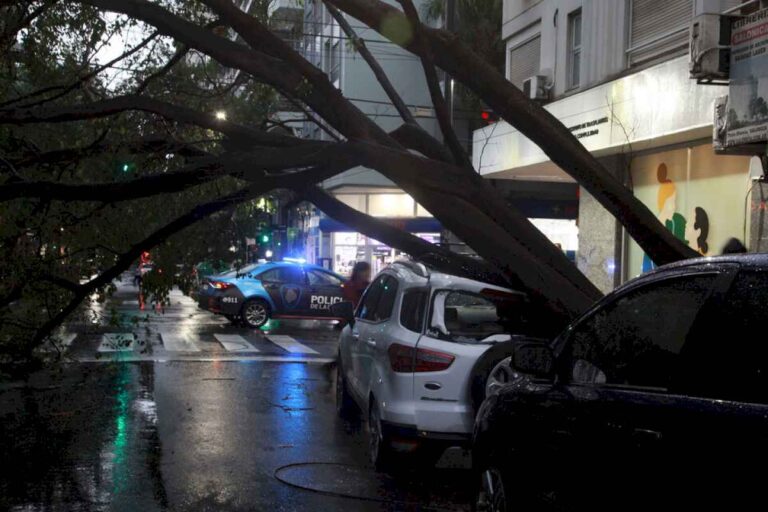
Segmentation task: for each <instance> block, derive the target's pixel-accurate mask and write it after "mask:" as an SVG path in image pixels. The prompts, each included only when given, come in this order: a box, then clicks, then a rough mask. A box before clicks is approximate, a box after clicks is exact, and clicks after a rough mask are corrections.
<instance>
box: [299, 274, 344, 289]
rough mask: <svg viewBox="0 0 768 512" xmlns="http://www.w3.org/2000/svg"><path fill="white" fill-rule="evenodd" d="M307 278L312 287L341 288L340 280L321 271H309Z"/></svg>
mask: <svg viewBox="0 0 768 512" xmlns="http://www.w3.org/2000/svg"><path fill="white" fill-rule="evenodd" d="M307 277H308V278H309V284H310V285H312V286H329V285H330V286H341V279H339V278H338V277H336V276H334V275H333V274H329V273H328V272H323V271H322V270H310V271H308V272H307Z"/></svg>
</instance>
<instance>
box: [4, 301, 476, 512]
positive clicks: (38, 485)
mask: <svg viewBox="0 0 768 512" xmlns="http://www.w3.org/2000/svg"><path fill="white" fill-rule="evenodd" d="M133 296H135V295H134V292H132V290H131V289H130V287H129V286H121V288H119V290H118V293H117V294H116V296H115V297H114V298H113V299H112V301H110V303H108V304H105V305H103V306H102V307H103V308H104V309H112V310H120V311H121V312H122V314H121V316H122V317H123V320H122V321H121V322H107V321H105V319H106V318H107V315H101V316H100V320H99V321H98V322H94V323H93V324H91V325H83V324H76V325H70V326H68V329H67V331H65V333H64V334H65V335H66V337H65V336H62V339H68V340H69V342H68V343H67V346H66V347H65V355H66V357H65V359H64V361H65V362H62V363H58V364H54V365H52V366H51V367H49V368H47V369H45V370H42V371H40V372H37V373H35V374H33V375H32V376H30V377H29V379H27V380H26V381H24V382H20V381H17V382H6V383H2V382H0V439H1V440H2V442H0V461H2V462H1V463H0V510H19V511H21V510H23V511H36V510H41V511H43V510H45V511H70V510H71V511H79V510H115V511H155V510H174V511H175V510H180V511H186V510H190V511H193V510H212V511H213V510H221V511H261V510H265V511H266V510H270V511H271V510H286V511H294V510H295V511H305V510H306V511H312V512H319V511H325V510H328V511H334V510H345V511H357V510H361V511H368V510H425V511H426V510H451V511H453V510H467V509H468V506H466V503H467V501H468V496H469V489H468V480H469V474H468V471H467V470H466V469H450V467H451V466H455V465H459V466H460V465H461V464H462V463H463V464H466V458H462V457H460V456H459V455H458V454H457V453H455V452H454V453H452V452H451V451H449V452H448V453H447V454H446V456H444V457H443V460H442V461H441V463H440V464H439V465H438V468H433V469H429V470H424V469H421V470H410V469H408V468H400V469H401V470H399V471H397V472H395V474H394V475H393V474H382V473H377V472H375V471H374V470H373V469H372V468H371V467H370V465H369V464H368V459H367V455H366V442H367V439H366V436H365V433H364V428H363V425H361V424H360V422H358V421H348V420H341V419H339V418H337V416H336V414H335V408H334V385H335V382H334V379H335V377H334V375H335V368H334V366H333V362H332V360H333V359H334V356H335V352H336V331H334V330H333V328H332V326H330V325H328V324H327V323H326V324H322V323H311V322H310V323H307V322H294V323H279V324H276V325H273V326H271V329H270V330H267V331H262V332H258V331H257V332H252V331H248V330H244V329H242V328H238V327H233V326H230V325H229V324H227V323H222V322H221V321H220V320H219V319H217V318H215V317H213V316H212V315H209V314H207V313H203V312H200V311H199V310H196V308H194V305H193V304H192V303H190V302H189V301H188V300H187V299H185V298H183V297H179V296H178V294H176V295H175V296H174V297H175V299H174V300H175V303H173V304H172V305H171V307H170V308H168V310H166V313H165V315H159V314H158V315H155V316H157V317H158V318H154V317H153V318H152V319H151V320H150V321H149V322H146V321H144V320H142V321H141V322H140V323H136V322H135V321H130V320H128V321H125V318H129V319H130V317H131V315H143V316H146V313H145V312H138V308H137V307H136V305H133V304H131V303H130V302H129V301H130V300H131V298H133ZM153 314H154V313H153ZM190 315H191V316H190ZM119 332H123V333H131V334H133V335H134V337H135V339H134V340H133V343H132V345H131V347H130V348H129V349H125V347H123V348H121V349H120V350H116V351H112V350H109V347H107V350H106V351H101V352H100V351H99V347H101V348H102V349H103V348H104V347H103V342H104V336H105V334H115V333H119ZM163 333H166V334H167V333H185V335H184V337H183V339H184V340H186V341H185V342H184V343H181V342H180V341H179V338H173V337H168V336H167V335H166V336H165V337H164V336H163ZM275 334H277V335H278V337H277V338H275V337H274V335H275ZM228 335H229V336H240V337H241V338H242V339H243V340H245V344H246V345H245V346H243V347H240V346H239V345H238V344H237V343H234V344H233V343H232V342H231V340H233V339H235V338H227V336H228ZM270 336H272V337H271V338H270ZM281 336H282V337H281ZM285 337H288V338H290V339H291V340H293V342H290V343H288V342H286V338H285ZM222 339H224V340H230V341H224V342H222V341H221V340H222ZM301 347H305V348H308V349H310V350H311V352H308V351H306V350H304V349H302V348H301Z"/></svg>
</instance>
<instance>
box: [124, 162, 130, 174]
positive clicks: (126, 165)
mask: <svg viewBox="0 0 768 512" xmlns="http://www.w3.org/2000/svg"><path fill="white" fill-rule="evenodd" d="M130 168H131V166H130V165H128V164H123V172H128V170H129V169H130Z"/></svg>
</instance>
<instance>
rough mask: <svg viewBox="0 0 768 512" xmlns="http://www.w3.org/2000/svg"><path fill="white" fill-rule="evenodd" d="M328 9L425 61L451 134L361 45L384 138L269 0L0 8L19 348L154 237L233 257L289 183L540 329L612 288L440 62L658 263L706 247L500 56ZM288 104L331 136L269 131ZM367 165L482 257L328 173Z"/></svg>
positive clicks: (24, 351) (406, 24) (6, 329)
mask: <svg viewBox="0 0 768 512" xmlns="http://www.w3.org/2000/svg"><path fill="white" fill-rule="evenodd" d="M326 3H327V5H328V6H330V7H331V9H332V12H334V11H335V10H336V9H338V11H340V12H341V13H345V14H346V15H348V16H351V17H353V18H355V19H356V20H359V22H360V23H362V24H364V25H366V26H368V27H370V28H371V29H373V30H376V31H378V32H379V33H381V34H382V35H383V36H384V37H387V38H389V39H390V40H392V41H393V42H394V43H396V44H399V45H400V46H402V47H403V48H404V49H406V50H408V51H409V52H411V53H413V54H415V55H416V56H417V57H418V58H419V59H420V61H421V63H422V67H423V71H424V73H425V77H426V79H427V80H426V82H427V84H428V86H429V89H430V96H431V98H432V101H433V105H434V110H435V115H436V116H437V118H438V121H439V125H440V128H441V131H442V137H441V138H435V137H433V136H432V135H430V134H429V133H428V132H426V131H425V130H424V129H423V128H422V127H421V126H420V125H419V124H418V123H417V122H416V121H415V120H414V117H413V115H412V114H411V113H410V112H409V111H408V108H407V107H405V105H404V102H402V99H401V98H399V96H398V94H397V91H396V90H395V88H394V87H392V84H391V83H389V81H388V79H387V77H386V75H385V74H384V73H383V71H382V70H381V67H380V66H379V70H378V71H379V72H378V73H376V67H377V63H376V62H375V59H374V57H373V55H372V54H370V52H365V49H364V45H356V49H357V50H358V51H359V52H360V55H361V56H362V57H363V58H365V59H366V61H368V62H369V64H370V65H371V67H372V69H374V72H375V73H376V76H377V78H378V79H379V81H380V82H381V83H382V86H383V87H384V90H385V91H386V92H387V94H388V96H389V97H390V99H391V101H392V102H393V104H394V105H395V107H396V108H397V109H398V112H399V113H400V115H401V117H402V121H403V122H402V125H401V126H400V127H399V128H398V129H396V130H394V131H393V132H390V133H387V132H385V131H384V130H383V129H382V128H381V127H380V126H379V125H377V124H376V123H375V122H374V121H373V120H372V119H369V118H368V117H366V115H365V114H363V113H362V112H361V111H360V110H359V109H358V108H357V107H356V106H355V104H354V103H353V102H352V101H350V100H349V99H347V98H345V97H344V95H343V94H342V92H341V91H339V90H338V89H336V88H335V87H334V85H333V84H332V83H331V82H330V81H329V79H328V77H327V76H326V75H325V74H324V73H323V72H322V71H321V70H320V69H318V68H316V67H315V66H314V65H313V64H312V63H310V62H308V61H307V60H306V59H305V58H304V57H302V55H300V54H299V53H297V52H296V50H295V49H294V47H293V46H292V45H290V44H288V43H287V42H286V41H284V40H282V39H281V38H280V37H279V36H278V35H277V34H276V32H274V31H273V30H271V28H270V22H269V21H270V20H269V17H268V9H267V6H268V2H266V1H261V2H256V3H255V5H254V6H253V7H252V9H251V10H249V11H248V12H244V11H242V10H241V9H240V8H239V7H238V6H236V5H235V4H233V3H232V2H231V1H230V0H200V1H188V2H177V1H174V0H163V1H157V2H150V1H147V0H27V1H20V2H13V3H11V4H7V3H0V51H1V52H2V55H3V57H2V60H0V251H2V262H3V266H2V268H0V280H2V283H3V287H2V292H0V323H1V324H2V325H1V328H0V344H2V351H3V352H4V353H5V354H7V357H8V358H10V359H13V358H19V357H23V356H24V355H28V354H29V353H30V352H31V350H32V348H33V347H34V346H36V345H37V344H39V343H41V342H42V341H43V340H45V339H47V338H49V337H51V336H52V335H55V332H56V331H55V330H56V328H57V327H58V326H59V325H60V324H61V323H62V322H63V321H64V320H65V319H66V318H68V316H69V315H72V314H75V313H77V312H78V311H80V310H81V308H82V305H83V304H84V303H86V302H87V301H88V300H89V299H90V298H92V297H93V296H94V295H97V296H98V295H100V294H101V295H103V294H105V293H107V292H108V289H109V287H110V285H111V283H112V281H113V280H114V279H115V278H116V277H118V276H119V275H120V274H121V273H122V272H124V271H125V270H126V269H128V268H129V266H130V265H131V264H132V263H133V262H134V261H135V260H136V259H137V258H138V257H139V256H140V255H141V253H142V252H143V251H145V250H149V249H152V250H153V255H154V256H155V257H156V258H158V259H160V260H162V261H165V262H167V263H166V265H168V266H172V265H176V264H181V265H191V264H193V263H194V262H196V261H199V260H200V259H201V258H203V257H211V258H219V257H226V256H229V257H231V256H232V255H233V254H234V255H236V254H238V251H239V245H238V244H241V243H242V240H243V233H245V232H249V231H251V232H252V230H253V226H254V223H257V222H259V219H260V214H261V213H263V212H262V210H263V209H264V205H265V204H268V203H265V202H263V201H261V202H256V201H255V200H256V199H257V198H263V197H265V196H266V197H269V196H270V195H274V194H286V193H290V194H291V195H293V196H294V197H296V198H297V199H298V200H302V199H303V200H306V201H309V202H311V203H314V204H315V205H317V207H318V208H319V209H321V210H322V211H324V212H326V214H328V215H330V216H334V217H338V218H341V219H342V220H343V221H344V222H346V223H347V224H349V225H352V226H354V227H355V228H357V229H358V230H360V231H361V232H363V233H366V234H370V235H371V236H374V237H375V238H377V239H379V240H381V241H383V242H385V243H387V244H389V245H391V246H394V247H398V248H401V249H403V250H405V251H407V252H409V253H411V254H412V255H414V256H417V257H420V258H422V259H424V260H426V261H428V262H430V263H431V264H433V265H435V266H436V267H438V268H441V269H443V270H447V271H449V272H454V273H457V274H462V275H468V276H472V277H476V278H481V279H486V280H489V281H493V282H500V283H504V284H507V285H509V286H513V287H515V288H518V289H521V290H524V291H526V292H527V293H528V294H529V295H530V297H531V299H532V301H533V303H534V305H535V306H536V307H537V308H538V310H540V311H541V312H542V315H543V316H542V318H546V320H542V323H543V324H544V325H546V326H547V327H548V328H551V329H556V328H558V327H559V326H560V325H562V324H563V323H564V322H565V321H567V320H568V319H570V318H572V317H573V316H574V315H577V314H578V313H580V312H581V311H583V310H584V309H585V308H587V307H588V306H589V305H590V304H591V303H592V302H593V301H594V300H595V299H596V298H598V297H599V296H600V293H599V292H598V290H597V289H596V288H595V287H594V286H593V285H592V283H590V281H589V280H588V279H587V278H586V277H585V276H584V275H583V274H581V272H579V270H578V269H577V268H576V267H575V266H574V265H573V264H572V263H571V262H570V261H568V260H567V259H566V258H565V256H564V255H563V254H562V252H561V251H560V250H558V249H557V248H555V247H554V246H553V245H552V244H551V243H550V242H549V241H548V240H547V239H546V237H545V236H544V235H542V234H541V233H540V232H539V231H538V230H537V229H536V228H535V227H534V226H533V225H532V224H531V223H530V222H529V221H528V220H527V219H526V218H525V217H524V216H523V215H522V214H521V213H520V212H519V211H517V210H516V209H515V208H514V207H513V206H511V205H510V204H508V203H507V201H506V200H505V199H504V197H502V196H501V195H500V194H499V192H498V191H497V190H496V189H494V188H493V187H491V186H490V185H489V184H488V183H487V182H486V181H484V180H483V179H482V177H480V176H479V175H478V174H477V173H476V172H475V170H474V169H472V167H471V164H470V160H469V158H468V155H467V154H466V153H465V151H464V149H463V148H462V146H461V144H459V143H458V139H457V137H456V134H455V133H454V132H453V127H452V126H451V123H450V115H449V112H448V110H447V109H448V107H447V105H446V104H445V101H444V98H443V97H442V94H441V91H440V88H439V82H438V79H437V75H436V70H437V69H442V70H443V71H444V72H446V73H447V74H449V75H450V76H451V77H453V78H454V79H455V80H457V81H458V82H460V83H461V84H462V86H463V87H466V88H467V90H469V91H471V92H472V94H474V95H476V96H477V97H478V98H479V99H480V100H481V101H483V102H484V103H485V104H487V105H489V106H491V107H492V108H493V109H494V110H495V111H496V112H497V113H498V114H499V115H500V116H501V117H502V118H503V119H504V120H506V121H507V122H509V123H510V124H512V125H513V126H515V127H517V128H518V129H519V130H520V131H521V132H522V133H524V134H525V135H526V136H527V137H528V138H530V139H531V140H532V141H534V142H535V143H537V144H538V145H539V146H540V147H541V148H542V150H543V151H544V152H545V153H546V154H547V155H548V156H549V157H550V158H551V159H552V161H553V162H554V163H556V164H557V165H559V166H560V167H561V168H562V169H563V170H564V171H565V172H566V173H568V174H569V175H571V176H572V177H573V178H574V179H575V180H576V181H578V182H579V183H580V184H581V185H582V186H583V187H584V188H585V189H586V190H588V191H589V192H590V193H591V194H592V195H593V196H595V198H596V199H597V200H598V201H599V202H600V203H601V204H602V205H603V206H605V208H606V209H607V210H608V211H609V212H610V213H611V214H613V215H615V216H616V218H617V219H618V220H619V221H620V222H622V224H623V225H624V226H625V227H626V228H627V230H628V232H629V234H630V235H631V236H633V237H634V239H635V240H636V241H637V242H638V243H639V244H640V246H641V247H642V248H643V249H644V250H645V251H646V252H647V253H648V254H649V255H650V256H651V257H652V258H653V259H654V261H656V262H657V263H659V264H662V263H667V262H671V261H675V260H678V259H681V258H686V257H691V256H693V255H694V253H693V252H692V251H691V250H690V249H689V248H688V247H686V246H685V245H684V244H682V243H681V242H680V241H678V240H676V239H675V238H674V236H672V234H671V233H669V232H668V231H666V230H665V229H664V227H663V226H662V225H661V224H660V223H659V222H658V221H657V220H656V218H655V216H654V215H653V213H652V212H650V211H649V210H648V209H647V208H646V207H645V206H644V205H643V204H642V203H640V202H639V201H638V200H637V199H636V198H635V197H634V196H633V194H632V192H631V191H629V190H628V189H626V188H625V187H624V186H623V185H622V184H621V183H620V182H618V181H617V180H616V179H615V178H613V176H612V175H611V174H610V173H609V172H608V170H606V169H605V168H604V167H603V166H602V165H601V164H600V163H599V162H598V161H597V160H596V159H595V158H594V157H592V155H591V154H590V153H589V152H588V151H587V150H586V149H585V148H584V147H583V146H582V145H581V143H580V142H579V141H578V140H577V139H576V138H575V137H574V136H573V134H571V132H570V131H568V130H567V128H566V127H564V126H563V125H562V124H561V123H560V122H559V121H557V119H555V118H554V117H553V116H552V115H551V114H549V113H548V112H547V111H546V110H545V109H543V108H542V107H541V106H540V105H538V104H536V103H533V102H531V101H529V100H528V99H526V98H525V97H524V95H523V94H522V93H521V92H520V91H519V90H518V89H517V88H515V87H514V86H513V85H512V84H510V83H509V82H507V81H506V80H505V79H504V76H503V74H502V73H501V72H500V71H499V67H498V62H491V61H490V60H491V58H490V57H488V55H479V54H478V53H477V51H479V50H478V49H477V48H473V47H472V46H471V45H470V44H468V43H467V42H466V40H465V38H462V37H460V35H457V34H454V33H450V32H447V31H445V30H442V29H440V28H434V27H431V26H428V25H427V24H425V23H422V21H421V20H420V13H419V12H418V11H417V9H416V8H415V6H414V5H413V3H412V2H411V0H399V4H400V5H399V6H394V5H391V4H388V3H385V2H382V1H380V0H327V2H326ZM460 3H461V2H460ZM467 3H468V4H470V3H472V2H467ZM490 3H492V2H489V4H490ZM494 3H498V2H494ZM336 14H337V15H338V16H339V17H340V16H341V15H340V14H339V13H338V12H337V13H336ZM465 16H468V15H465ZM342 19H343V18H342ZM358 24H359V23H356V25H358ZM348 37H349V38H350V39H352V40H354V39H355V37H354V36H353V35H352V34H348ZM114 48H118V51H115V50H114ZM110 52H111V53H110ZM490 53H493V52H490ZM112 54H114V55H113V56H112ZM105 55H108V57H105ZM387 84H389V85H388V86H387ZM283 102H290V103H291V104H292V105H294V106H295V107H296V108H297V109H299V111H301V112H303V113H304V115H305V116H306V119H307V120H308V121H309V122H316V123H318V124H320V125H321V126H322V127H323V129H324V130H327V132H328V133H329V134H331V135H332V136H329V137H327V140H309V139H302V138H299V137H296V136H294V135H293V134H290V133H287V132H285V131H280V130H274V129H272V128H273V127H274V119H273V117H272V115H273V114H274V113H275V112H276V111H278V110H279V108H280V105H281V103H283ZM217 112H226V116H223V115H217V114H216V113H217ZM359 165H363V166H365V167H369V168H371V169H374V170H376V171H378V172H380V173H381V174H383V175H384V176H386V177H387V178H389V179H391V180H392V181H394V182H395V183H397V184H398V185H399V186H400V187H402V188H403V190H405V191H406V192H408V193H409V194H410V195H412V196H413V197H414V198H415V199H416V200H417V201H418V202H419V203H420V204H421V205H423V206H424V207H425V208H427V209H428V210H429V211H430V212H431V213H432V214H433V215H435V217H437V218H438V219H439V220H440V221H441V223H442V224H443V225H444V226H445V227H446V228H447V229H449V230H451V231H452V232H454V233H455V234H456V235H457V236H459V237H460V238H461V239H462V240H463V241H464V242H466V243H467V244H468V245H469V246H470V247H472V248H473V249H474V250H475V251H476V253H477V254H478V256H479V257H480V258H479V259H473V258H467V257H462V256H459V255H456V254H453V253H450V252H449V251H448V250H446V249H444V248H441V247H438V246H434V245H431V244H428V243H427V242H425V241H423V240H421V239H418V238H417V237H414V236H412V235H410V234H408V233H406V232H404V231H401V230H398V229H396V228H393V227H391V226H388V225H386V224H383V223H382V222H380V221H378V220H376V219H374V218H371V217H369V216H367V215H364V214H362V213H359V212H356V211H354V210H351V209H350V208H348V207H346V206H345V205H343V204H342V203H340V202H339V201H337V200H336V199H334V198H333V197H332V196H331V195H329V194H327V193H326V192H324V191H323V190H322V189H321V188H319V187H318V186H317V184H318V183H319V182H320V181H322V180H324V179H326V178H329V177H332V176H335V175H337V174H339V173H341V172H343V171H345V170H347V169H350V168H352V167H355V166H359ZM259 205H261V206H259ZM232 248H234V252H231V249H232ZM228 252H229V254H227V253H228ZM169 268H170V267H169Z"/></svg>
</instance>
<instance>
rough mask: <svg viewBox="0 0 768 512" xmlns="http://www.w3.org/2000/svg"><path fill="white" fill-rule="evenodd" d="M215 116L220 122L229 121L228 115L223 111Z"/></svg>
mask: <svg viewBox="0 0 768 512" xmlns="http://www.w3.org/2000/svg"><path fill="white" fill-rule="evenodd" d="M214 116H215V117H216V119H218V120H219V121H226V120H227V113H226V112H225V111H223V110H217V111H216V113H215V114H214Z"/></svg>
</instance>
